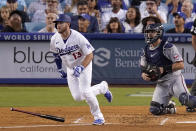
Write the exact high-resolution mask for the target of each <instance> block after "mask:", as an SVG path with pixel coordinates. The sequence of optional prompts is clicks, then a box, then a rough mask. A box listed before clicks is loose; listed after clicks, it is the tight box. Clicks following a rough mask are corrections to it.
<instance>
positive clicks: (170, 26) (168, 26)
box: [163, 24, 175, 32]
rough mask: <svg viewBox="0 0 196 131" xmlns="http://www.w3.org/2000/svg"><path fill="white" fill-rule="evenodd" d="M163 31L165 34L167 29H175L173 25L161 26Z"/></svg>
mask: <svg viewBox="0 0 196 131" xmlns="http://www.w3.org/2000/svg"><path fill="white" fill-rule="evenodd" d="M163 27H164V31H165V32H167V31H168V30H169V29H172V28H175V25H174V24H163Z"/></svg>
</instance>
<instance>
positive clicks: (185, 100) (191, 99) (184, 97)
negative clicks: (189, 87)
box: [179, 93, 196, 108]
mask: <svg viewBox="0 0 196 131" xmlns="http://www.w3.org/2000/svg"><path fill="white" fill-rule="evenodd" d="M179 101H180V103H181V104H182V105H185V106H188V107H192V108H196V97H195V96H191V95H189V94H187V93H182V94H180V96H179Z"/></svg>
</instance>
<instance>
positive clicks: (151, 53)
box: [140, 41, 183, 80]
mask: <svg viewBox="0 0 196 131" xmlns="http://www.w3.org/2000/svg"><path fill="white" fill-rule="evenodd" d="M179 61H183V59H182V56H181V55H180V53H179V51H178V49H177V48H176V46H175V45H174V44H172V43H169V42H167V41H162V42H161V43H160V44H159V45H158V46H156V47H153V46H151V45H146V46H145V48H144V50H143V55H142V56H141V61H140V64H141V66H142V67H146V66H147V65H149V64H150V65H154V66H158V67H163V66H167V65H171V64H173V63H175V62H179ZM180 73H181V70H177V71H174V72H172V73H168V74H163V75H164V76H163V77H161V78H160V79H159V80H165V79H170V78H172V77H175V76H176V75H179V74H180Z"/></svg>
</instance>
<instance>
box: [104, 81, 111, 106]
mask: <svg viewBox="0 0 196 131" xmlns="http://www.w3.org/2000/svg"><path fill="white" fill-rule="evenodd" d="M102 83H103V84H104V86H105V87H106V88H107V92H106V93H105V94H104V96H105V98H106V99H107V101H108V102H112V92H111V91H110V90H109V88H108V83H107V82H106V81H102Z"/></svg>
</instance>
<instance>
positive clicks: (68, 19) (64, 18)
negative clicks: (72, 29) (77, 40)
mask: <svg viewBox="0 0 196 131" xmlns="http://www.w3.org/2000/svg"><path fill="white" fill-rule="evenodd" d="M53 22H54V23H55V28H57V22H67V23H71V17H70V16H69V15H66V14H60V15H59V16H58V17H57V19H56V20H55V21H53Z"/></svg>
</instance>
